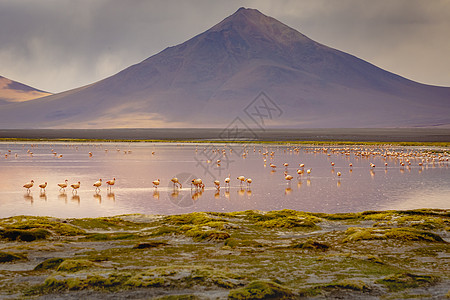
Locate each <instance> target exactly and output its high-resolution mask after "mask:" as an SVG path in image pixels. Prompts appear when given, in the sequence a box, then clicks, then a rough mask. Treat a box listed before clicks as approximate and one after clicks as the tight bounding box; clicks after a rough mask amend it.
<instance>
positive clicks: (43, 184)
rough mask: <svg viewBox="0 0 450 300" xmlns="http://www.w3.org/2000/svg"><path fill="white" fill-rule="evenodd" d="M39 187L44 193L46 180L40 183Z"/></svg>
mask: <svg viewBox="0 0 450 300" xmlns="http://www.w3.org/2000/svg"><path fill="white" fill-rule="evenodd" d="M39 187H40V188H41V192H42V190H44V193H45V188H46V187H47V182H44V183H42V184H40V185H39Z"/></svg>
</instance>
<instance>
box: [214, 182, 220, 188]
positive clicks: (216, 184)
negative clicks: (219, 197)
mask: <svg viewBox="0 0 450 300" xmlns="http://www.w3.org/2000/svg"><path fill="white" fill-rule="evenodd" d="M214 184H215V186H216V189H217V190H219V189H220V181H219V180H214Z"/></svg>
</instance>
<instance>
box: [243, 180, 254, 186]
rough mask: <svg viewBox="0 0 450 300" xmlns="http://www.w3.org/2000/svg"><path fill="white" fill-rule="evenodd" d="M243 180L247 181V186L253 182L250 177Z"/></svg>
mask: <svg viewBox="0 0 450 300" xmlns="http://www.w3.org/2000/svg"><path fill="white" fill-rule="evenodd" d="M245 181H247V186H250V184H252V182H253V180H252V179H251V178H247V179H246V180H245Z"/></svg>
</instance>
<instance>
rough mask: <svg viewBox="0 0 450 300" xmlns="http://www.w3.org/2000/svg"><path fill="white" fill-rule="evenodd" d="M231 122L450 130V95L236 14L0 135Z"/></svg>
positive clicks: (25, 107) (55, 98) (21, 114)
mask: <svg viewBox="0 0 450 300" xmlns="http://www.w3.org/2000/svg"><path fill="white" fill-rule="evenodd" d="M261 92H263V94H261ZM258 95H260V96H261V95H262V97H263V98H264V99H265V100H261V99H260V98H257V97H258ZM255 98H256V100H255V101H254V99H255ZM261 101H266V102H267V103H268V104H269V105H270V106H271V108H272V109H273V110H272V111H269V110H267V107H266V108H264V105H262V102H261ZM270 113H273V115H272V119H271V120H269V118H265V120H263V118H262V117H261V116H263V115H264V116H266V117H267V116H268V115H269V114H270ZM258 114H259V115H258ZM235 117H239V118H240V119H239V120H242V121H243V122H244V123H245V126H249V127H257V126H258V125H263V126H269V127H291V128H312V127H317V128H320V127H321V128H327V127H335V128H336V127H339V128H346V127H349V128H350V127H416V126H423V127H426V126H449V125H450V88H449V87H436V86H429V85H424V84H420V83H417V82H414V81H411V80H408V79H406V78H403V77H400V76H398V75H395V74H393V73H390V72H387V71H385V70H382V69H380V68H378V67H376V66H374V65H372V64H370V63H368V62H366V61H363V60H361V59H359V58H357V57H354V56H352V55H350V54H346V53H344V52H341V51H338V50H335V49H332V48H329V47H327V46H324V45H322V44H319V43H317V42H315V41H313V40H311V39H310V38H308V37H306V36H305V35H303V34H301V33H300V32H298V31H296V30H295V29H292V28H290V27H288V26H286V25H285V24H283V23H281V22H279V21H277V20H275V19H274V18H271V17H268V16H266V15H264V14H262V13H260V12H259V11H258V10H255V9H245V8H240V9H239V10H238V11H236V12H235V13H234V14H233V15H231V16H229V17H227V18H226V19H224V20H223V21H222V22H220V23H218V24H217V25H215V26H213V27H212V28H211V29H209V30H207V31H205V32H203V33H201V34H199V35H197V36H195V37H193V38H192V39H190V40H188V41H186V42H184V43H182V44H180V45H177V46H174V47H169V48H167V49H165V50H163V51H161V52H160V53H158V54H156V55H154V56H151V57H150V58H148V59H146V60H144V61H142V62H141V63H138V64H136V65H133V66H130V67H129V68H127V69H125V70H123V71H121V72H119V73H118V74H116V75H114V76H111V77H109V78H106V79H104V80H101V81H99V82H96V83H93V84H91V85H88V86H84V87H81V88H78V89H74V90H71V91H67V92H64V93H59V94H55V95H52V96H48V97H45V98H40V99H36V100H32V101H28V102H25V103H18V104H14V105H8V106H3V107H0V128H47V127H52V128H119V127H142V128H150V127H224V126H227V125H228V124H229V123H230V122H231V121H233V120H235ZM263 121H264V124H262V122H263ZM240 126H243V125H240Z"/></svg>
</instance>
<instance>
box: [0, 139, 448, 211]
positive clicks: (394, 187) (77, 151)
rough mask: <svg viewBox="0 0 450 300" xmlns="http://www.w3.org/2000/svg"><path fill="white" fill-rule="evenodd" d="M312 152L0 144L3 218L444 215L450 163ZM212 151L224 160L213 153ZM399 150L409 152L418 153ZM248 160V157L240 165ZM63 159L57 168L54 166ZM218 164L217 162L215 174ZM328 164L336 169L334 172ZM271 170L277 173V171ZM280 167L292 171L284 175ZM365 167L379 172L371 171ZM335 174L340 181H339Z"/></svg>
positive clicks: (150, 145)
mask: <svg viewBox="0 0 450 300" xmlns="http://www.w3.org/2000/svg"><path fill="white" fill-rule="evenodd" d="M313 148H314V147H306V146H302V147H300V150H299V151H298V152H297V151H291V150H293V147H292V146H273V145H271V146H267V145H247V146H245V145H243V144H233V145H223V144H215V145H211V144H172V143H156V144H155V143H103V144H100V143H97V144H81V143H77V144H67V143H46V142H43V143H38V144H34V145H32V144H30V143H23V142H18V143H0V217H8V216H14V215H42V216H55V217H96V216H110V215H119V214H132V213H143V214H176V213H187V212H193V211H240V210H247V209H259V210H265V211H267V210H278V209H285V208H289V209H295V210H302V211H312V212H329V213H333V212H357V211H364V210H386V209H415V208H444V209H448V208H450V168H449V163H448V162H431V161H430V162H425V163H424V165H423V166H419V165H418V162H419V159H416V160H414V159H413V160H411V166H410V167H404V168H401V167H400V166H399V164H398V161H397V160H395V159H390V158H388V159H387V160H385V159H384V158H383V157H381V156H376V157H374V156H371V157H370V158H361V157H356V156H354V155H350V156H346V155H342V154H330V156H328V155H327V154H326V153H323V152H322V151H319V152H317V153H313V152H314V151H313ZM52 149H53V151H54V152H56V153H57V155H56V156H55V155H53V154H52ZM216 149H219V150H220V152H217V151H213V150H216ZM8 150H11V152H8ZM28 150H29V151H31V152H33V154H32V155H30V154H29V151H28ZM105 150H107V151H105ZM196 150H197V151H196ZM223 150H224V151H225V155H224V154H223V152H222V151H223ZM230 150H233V151H232V152H231V151H230ZM384 150H385V149H383V151H384ZM396 150H398V151H401V150H403V151H405V152H407V151H411V150H418V148H414V149H412V148H403V149H396ZM130 151H131V152H130ZM266 151H268V152H271V151H273V152H275V154H274V156H273V159H271V158H270V155H268V156H267V158H266V159H267V161H266V164H264V161H263V156H262V154H261V153H262V152H266ZM89 152H91V153H92V157H90V156H89ZM125 152H126V153H125ZM152 152H154V154H152ZM244 152H246V153H247V155H246V156H245V157H243V156H242V155H241V154H242V153H244ZM329 152H330V151H329ZM5 154H8V157H7V158H5ZM15 154H17V157H16V155H15ZM60 154H62V155H63V157H62V158H59V157H58V156H59V155H60ZM217 159H220V160H221V163H220V166H218V165H217V164H216V161H217ZM208 161H210V162H208ZM385 161H386V162H387V163H388V167H387V168H385V166H384V163H385ZM331 162H334V163H335V166H334V168H332V167H331ZM350 162H351V163H352V164H353V167H352V168H350V167H349V163H350ZM270 163H273V164H275V165H276V166H277V168H276V169H275V170H273V168H271V167H270V166H269V164H270ZM283 163H288V164H289V166H288V168H285V167H284V166H283ZM299 163H304V164H305V168H304V170H305V171H306V169H310V168H311V169H312V172H311V174H310V175H309V176H308V175H306V174H303V175H302V176H300V177H297V172H296V170H297V169H298V168H299ZM370 163H374V164H375V165H376V167H375V168H374V169H371V168H370V166H369V164H370ZM285 171H287V173H288V174H290V175H292V176H293V177H294V178H293V179H292V180H291V182H290V183H287V181H286V180H285ZM337 172H341V174H342V175H341V176H340V177H338V176H337ZM228 174H230V178H231V185H230V187H229V188H226V187H224V179H225V178H226V177H228ZM240 175H243V176H245V177H250V178H252V180H253V182H252V184H251V185H250V186H249V187H247V185H246V184H244V185H242V186H241V185H240V181H239V180H237V177H238V176H240ZM113 177H115V178H116V179H117V180H116V184H115V186H114V187H113V188H112V189H111V191H108V190H107V187H106V183H105V182H106V181H107V180H110V179H112V178H113ZM172 177H178V179H179V180H180V181H181V182H182V183H183V188H182V189H174V188H173V185H172V183H171V182H170V179H171V178H172ZM99 178H102V179H103V185H102V187H101V190H100V192H98V193H97V192H95V187H93V183H94V182H95V181H97V180H98V179H99ZM192 178H202V180H203V182H204V183H205V185H206V187H205V189H204V191H196V190H195V189H193V188H191V186H190V184H189V183H190V180H191V179H192ZM31 179H33V180H34V181H35V185H34V186H33V188H32V189H31V192H30V193H27V192H26V189H25V188H23V187H22V186H23V184H25V183H26V182H28V181H30V180H31ZM65 179H68V180H69V184H72V183H75V182H78V181H80V182H81V187H80V189H79V190H78V191H77V193H76V194H75V193H72V189H71V188H68V189H67V190H66V191H65V192H60V191H59V187H58V186H57V183H62V182H64V180H65ZM155 179H160V180H161V184H160V185H159V186H158V188H154V187H153V184H152V181H153V180H155ZM215 179H217V180H220V182H221V186H222V187H221V188H220V190H217V189H216V188H215V187H214V184H213V181H214V180H215ZM44 182H48V186H47V188H46V192H45V193H41V192H40V191H39V187H38V185H39V184H41V183H44Z"/></svg>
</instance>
